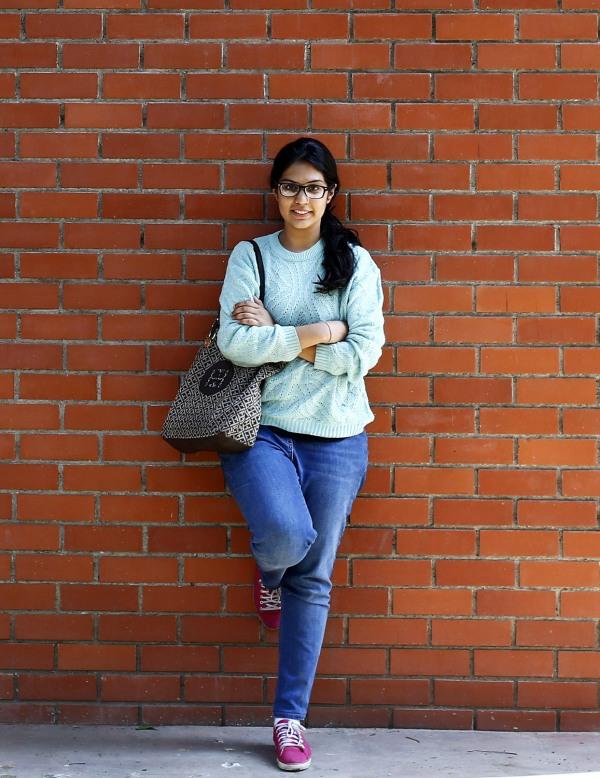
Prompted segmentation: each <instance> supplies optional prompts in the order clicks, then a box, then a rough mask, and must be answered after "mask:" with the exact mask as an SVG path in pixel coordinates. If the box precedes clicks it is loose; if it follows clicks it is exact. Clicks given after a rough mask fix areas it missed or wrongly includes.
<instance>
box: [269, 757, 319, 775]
mask: <svg viewBox="0 0 600 778" xmlns="http://www.w3.org/2000/svg"><path fill="white" fill-rule="evenodd" d="M311 762H312V759H309V760H308V762H302V763H301V764H295V765H289V764H285V763H284V762H280V761H279V759H278V760H277V767H279V769H280V770H287V772H288V773H292V772H294V773H296V772H299V771H300V770H306V769H307V768H308V767H310V763H311Z"/></svg>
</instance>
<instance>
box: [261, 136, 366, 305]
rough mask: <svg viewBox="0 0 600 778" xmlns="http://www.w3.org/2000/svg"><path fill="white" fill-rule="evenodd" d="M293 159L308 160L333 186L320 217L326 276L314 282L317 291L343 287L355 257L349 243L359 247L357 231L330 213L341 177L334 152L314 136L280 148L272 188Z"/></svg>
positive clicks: (272, 172)
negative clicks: (333, 189) (332, 191)
mask: <svg viewBox="0 0 600 778" xmlns="http://www.w3.org/2000/svg"><path fill="white" fill-rule="evenodd" d="M295 162H308V164H309V165H312V166H313V167H314V168H316V169H317V170H318V171H319V172H320V173H322V174H323V178H324V179H325V183H326V184H327V186H329V187H332V186H334V185H335V192H334V195H333V197H332V199H331V200H330V201H329V202H328V203H327V206H326V208H325V213H324V214H323V218H322V219H321V238H322V240H323V244H324V250H325V251H324V254H325V256H324V261H323V265H324V267H325V275H324V276H323V278H319V281H318V282H317V291H319V292H330V291H331V290H333V289H343V288H344V287H345V286H346V285H347V284H348V282H349V281H350V278H351V277H352V273H353V272H354V265H355V261H356V260H355V257H354V252H353V251H352V246H360V245H361V243H360V240H359V238H358V234H357V233H356V232H355V231H354V230H351V229H349V228H348V227H344V225H343V224H342V222H341V221H340V220H339V219H338V218H337V216H335V215H334V213H333V202H334V200H335V197H336V195H337V193H338V191H339V186H340V179H339V177H338V172H337V165H336V164H335V159H334V157H333V154H332V153H331V152H330V151H329V149H328V148H327V146H326V145H325V144H324V143H321V141H318V140H316V139H315V138H298V139H297V140H294V141H292V142H291V143H287V144H286V145H285V146H283V148H281V149H280V150H279V151H278V153H277V156H276V157H275V159H274V160H273V166H272V168H271V187H272V188H273V189H275V188H276V187H277V184H278V183H279V180H280V179H281V177H282V175H283V174H284V172H285V171H286V170H287V169H288V168H289V167H290V165H293V164H294V163H295Z"/></svg>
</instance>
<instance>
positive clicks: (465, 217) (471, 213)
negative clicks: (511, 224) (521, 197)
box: [434, 194, 512, 221]
mask: <svg viewBox="0 0 600 778" xmlns="http://www.w3.org/2000/svg"><path fill="white" fill-rule="evenodd" d="M434 212H435V218H436V219H437V220H438V221H446V220H449V221H480V220H481V221H489V220H493V219H497V220H500V219H511V218H512V197H511V196H510V195H496V196H493V195H466V194H465V195H455V194H448V195H446V194H445V195H436V196H435V197H434Z"/></svg>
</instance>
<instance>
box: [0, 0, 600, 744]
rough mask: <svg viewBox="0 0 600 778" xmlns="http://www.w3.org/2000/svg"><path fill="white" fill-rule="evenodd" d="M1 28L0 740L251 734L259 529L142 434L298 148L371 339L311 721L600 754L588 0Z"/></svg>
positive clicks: (154, 437) (381, 2)
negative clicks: (8, 730)
mask: <svg viewBox="0 0 600 778" xmlns="http://www.w3.org/2000/svg"><path fill="white" fill-rule="evenodd" d="M19 5H21V3H17V2H16V0H3V2H2V9H3V10H2V11H1V12H0V39H1V40H0V127H1V128H2V129H1V131H0V157H1V158H2V159H1V160H0V186H1V187H2V188H1V190H0V238H1V239H0V245H1V246H2V251H1V252H0V275H1V276H2V283H1V284H0V295H1V297H0V300H1V305H2V308H3V312H2V313H1V314H0V336H1V337H2V338H3V339H4V340H2V342H1V344H0V355H1V361H0V397H1V398H2V400H1V403H0V423H1V427H2V430H3V431H2V433H1V434H0V458H1V462H0V490H1V491H0V518H1V522H0V538H1V542H0V547H1V548H2V553H0V579H1V582H0V602H1V608H0V610H1V613H0V668H1V671H0V698H1V700H0V720H1V721H18V720H19V721H31V722H35V721H38V722H47V721H57V722H61V723H71V722H113V723H133V722H137V721H146V722H150V723H174V722H198V723H215V722H216V723H218V722H221V721H224V722H227V723H238V722H251V723H254V722H263V721H265V720H266V719H267V717H268V713H269V702H270V699H271V697H272V692H273V675H274V670H275V656H276V649H275V640H274V638H273V636H272V635H265V636H263V635H261V634H260V632H259V627H258V623H257V621H256V619H255V617H254V616H253V615H252V605H251V599H250V589H249V582H250V580H251V567H252V565H251V559H250V557H249V555H248V538H247V533H246V530H245V528H244V525H243V521H242V519H241V517H240V515H239V514H238V512H237V510H236V508H235V506H234V505H233V504H232V501H231V499H230V498H228V497H227V496H226V495H225V494H224V487H223V480H222V475H221V472H220V469H219V467H218V465H217V461H216V459H215V457H213V456H197V457H190V458H188V459H187V460H180V459H179V458H178V457H177V456H176V455H175V453H174V452H173V451H172V450H170V449H169V448H168V447H167V446H166V445H164V444H163V443H162V442H161V440H160V438H159V435H158V430H159V429H160V424H161V420H162V418H163V416H164V413H165V409H166V407H167V404H168V402H169V400H170V399H171V398H172V396H173V394H174V392H175V389H176V386H177V382H178V374H179V373H180V372H181V371H183V370H184V369H185V368H186V366H187V365H188V364H189V362H190V359H191V357H192V355H193V353H194V351H195V348H196V344H197V342H198V340H199V339H200V338H201V337H202V336H203V335H204V334H205V333H206V332H207V328H208V326H209V323H210V321H211V319H212V317H213V316H214V312H215V305H216V302H217V297H218V292H219V283H220V281H221V279H222V276H223V269H224V266H225V262H226V257H227V252H228V250H229V249H231V247H232V246H233V245H234V244H235V243H236V242H237V241H238V240H240V239H241V238H244V237H249V236H252V235H256V234H259V233H263V232H269V231H272V230H273V229H274V228H275V222H274V221H273V219H274V216H275V214H274V212H273V209H272V204H271V203H270V200H269V197H268V195H266V194H265V187H266V179H267V170H268V161H269V159H270V158H272V155H273V154H274V152H275V151H276V150H277V149H278V147H279V146H280V145H281V144H282V143H283V142H285V141H287V140H288V139H289V138H292V137H296V136H297V135H299V134H303V133H305V132H307V131H309V132H314V133H315V134H317V135H318V136H319V137H321V138H323V139H324V140H326V141H327V142H328V143H329V145H330V146H331V148H332V150H333V151H334V152H335V154H336V155H337V156H338V158H339V159H340V162H341V174H342V179H343V184H344V190H345V194H344V195H343V197H342V198H341V199H340V203H339V212H340V214H341V215H343V216H345V217H346V218H348V219H350V220H352V221H353V223H354V224H356V225H357V226H358V227H360V231H361V236H362V238H363V241H364V243H365V244H366V245H367V246H368V247H369V248H370V249H371V250H372V252H373V254H374V256H375V257H376V259H377V261H378V262H379V264H380V265H381V268H382V271H383V277H384V280H385V285H386V293H387V298H386V299H387V301H386V307H387V313H388V317H387V335H388V345H387V347H386V349H385V353H384V356H383V357H382V359H381V361H380V363H379V365H378V367H377V369H376V370H375V371H374V372H373V375H372V377H370V378H369V381H368V383H369V390H370V396H371V399H372V402H373V404H374V409H375V412H376V416H377V419H376V422H375V423H374V424H373V425H372V426H371V429H370V432H371V433H372V436H371V468H370V472H369V478H368V482H367V485H366V488H365V490H364V495H363V496H362V498H361V499H360V500H359V501H358V503H357V505H356V509H355V511H354V513H353V516H352V527H351V528H350V529H349V531H348V532H347V535H346V537H345V539H344V542H343V548H342V549H341V553H340V558H339V561H338V564H337V568H336V573H335V581H336V589H335V594H334V598H333V610H332V617H331V621H330V625H329V629H328V634H327V641H326V642H327V645H326V648H325V649H324V652H323V656H322V662H321V665H320V677H319V679H318V681H317V684H316V688H315V693H314V704H313V707H312V710H311V716H310V721H311V723H313V724H315V725H318V724H326V723H332V722H333V723H339V724H350V725H355V724H360V725H377V726H388V725H393V726H400V727H402V726H417V727H420V726H436V727H437V726H440V727H457V728H462V727H465V728H467V727H472V726H476V727H478V728H482V729H487V728H491V729H502V728H509V729H512V728H515V727H516V728H524V729H528V728H534V729H554V728H558V727H560V728H562V729H580V728H596V727H597V726H598V725H599V723H600V717H599V715H598V712H597V706H598V678H599V677H600V653H599V651H598V633H597V618H598V617H599V616H600V593H599V591H598V583H599V582H600V574H599V567H598V558H599V557H600V541H599V538H600V535H598V533H597V508H598V505H597V497H598V493H599V491H600V468H599V465H598V439H597V436H598V433H599V432H600V411H598V409H597V407H596V404H597V397H598V383H597V376H598V372H599V367H600V349H599V348H598V346H597V327H598V322H597V314H598V312H599V311H600V284H599V283H598V265H597V257H596V253H595V252H596V251H597V250H598V249H600V227H598V226H597V224H596V217H597V209H598V202H597V194H596V190H597V188H598V184H599V183H600V167H599V166H598V147H597V137H596V131H597V130H598V129H599V127H600V106H599V104H598V102H597V97H598V83H597V70H598V67H599V66H600V50H599V48H598V43H597V37H598V36H597V33H598V18H597V17H598V14H597V12H596V11H597V9H598V4H597V0H563V3H562V9H563V10H561V11H559V10H558V7H557V1H556V0H481V3H480V8H479V9H475V8H474V4H473V2H472V0H431V2H430V3H427V1H426V0H405V1H404V2H401V1H400V0H398V2H397V3H396V5H397V8H395V9H392V8H391V0H364V1H363V2H361V1H360V0H358V1H357V2H352V3H349V2H347V0H313V3H312V8H310V9H308V8H307V6H306V2H304V1H303V0H282V2H281V8H277V9H273V8H271V9H270V10H265V9H264V8H263V7H262V5H261V2H260V0H231V6H232V9H225V8H224V7H223V5H222V4H220V3H219V0H189V7H185V8H175V7H173V6H174V4H173V3H172V2H171V0H150V2H149V3H148V6H149V7H147V8H146V7H145V4H144V7H142V5H141V4H140V0H106V3H105V4H104V5H103V4H102V0H97V2H96V1H95V0H64V3H62V4H61V7H60V8H59V7H58V0H31V4H30V5H31V7H30V9H28V10H26V11H20V10H18V6H19ZM274 5H276V3H275V4H274ZM348 5H352V6H353V7H354V9H353V10H352V11H348V10H347V6H348ZM265 220H267V221H269V223H267V224H265Z"/></svg>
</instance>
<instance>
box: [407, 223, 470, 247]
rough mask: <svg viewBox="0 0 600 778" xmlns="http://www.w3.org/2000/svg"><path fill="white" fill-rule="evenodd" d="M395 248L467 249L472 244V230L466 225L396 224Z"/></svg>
mask: <svg viewBox="0 0 600 778" xmlns="http://www.w3.org/2000/svg"><path fill="white" fill-rule="evenodd" d="M393 241H394V250H396V251H398V250H400V251H422V250H431V251H433V250H439V249H446V250H458V251H461V250H462V251H465V250H467V249H469V248H470V245H471V230H470V228H469V227H468V226H466V225H464V226H463V225H456V226H447V225H437V224H432V225H427V229H426V230H424V229H423V227H422V226H412V225H410V226H409V225H406V226H404V225H403V226H394V228H393Z"/></svg>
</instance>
